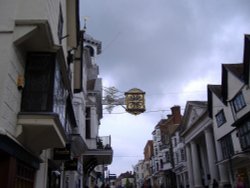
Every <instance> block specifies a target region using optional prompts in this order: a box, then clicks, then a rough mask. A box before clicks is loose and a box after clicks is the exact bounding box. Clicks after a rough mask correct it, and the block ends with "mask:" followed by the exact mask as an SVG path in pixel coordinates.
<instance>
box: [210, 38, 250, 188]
mask: <svg viewBox="0 0 250 188" xmlns="http://www.w3.org/2000/svg"><path fill="white" fill-rule="evenodd" d="M244 42H245V43H244V53H243V63H238V64H223V65H222V81H221V85H208V104H209V113H210V116H211V117H212V119H213V122H214V132H215V143H216V150H217V158H218V162H217V165H218V167H219V170H220V174H221V179H220V184H222V185H223V184H230V185H231V186H236V185H237V183H239V181H241V182H243V183H244V184H245V186H246V187H249V185H250V181H249V180H250V176H249V174H250V168H249V162H250V160H249V159H250V158H249V152H248V149H249V146H250V144H249V143H250V142H249V140H250V134H249V125H248V124H249V123H248V121H249V120H248V119H249V112H250V108H249V97H250V93H249V59H250V38H249V35H246V36H245V40H244Z"/></svg>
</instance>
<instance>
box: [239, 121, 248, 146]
mask: <svg viewBox="0 0 250 188" xmlns="http://www.w3.org/2000/svg"><path fill="white" fill-rule="evenodd" d="M238 136H239V140H240V145H241V148H242V150H246V149H249V148H250V119H249V120H247V121H246V122H244V123H243V124H242V126H240V127H239V128H238Z"/></svg>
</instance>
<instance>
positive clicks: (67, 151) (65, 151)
mask: <svg viewBox="0 0 250 188" xmlns="http://www.w3.org/2000/svg"><path fill="white" fill-rule="evenodd" d="M70 159H71V148H70V144H66V147H65V148H55V149H54V160H70Z"/></svg>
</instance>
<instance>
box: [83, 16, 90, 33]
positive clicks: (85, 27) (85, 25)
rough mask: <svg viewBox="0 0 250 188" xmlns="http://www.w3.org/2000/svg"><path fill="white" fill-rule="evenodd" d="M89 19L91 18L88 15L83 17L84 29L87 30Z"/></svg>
mask: <svg viewBox="0 0 250 188" xmlns="http://www.w3.org/2000/svg"><path fill="white" fill-rule="evenodd" d="M88 19H89V17H88V16H84V17H83V20H84V26H83V30H84V31H86V29H87V20H88Z"/></svg>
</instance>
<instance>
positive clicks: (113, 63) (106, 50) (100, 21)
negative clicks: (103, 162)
mask: <svg viewBox="0 0 250 188" xmlns="http://www.w3.org/2000/svg"><path fill="white" fill-rule="evenodd" d="M249 7H250V1H249V0H206V1H205V0H81V12H80V13H81V24H82V25H83V18H84V17H88V20H87V33H88V34H90V35H91V36H92V37H94V38H95V39H97V40H100V41H102V45H103V46H102V47H103V48H102V50H103V52H102V54H101V55H99V56H98V58H97V61H96V62H97V64H98V65H99V67H100V77H102V78H103V85H104V87H111V86H114V87H116V88H117V89H118V90H119V91H121V92H125V91H128V90H130V89H132V88H135V87H136V88H139V89H141V90H143V91H145V92H146V110H147V111H146V112H145V113H143V114H141V115H138V116H133V115H130V114H128V113H125V111H124V109H123V108H121V107H116V108H115V110H114V111H113V112H112V114H107V112H106V111H104V117H103V119H102V121H101V128H100V135H101V136H106V135H111V137H112V147H113V149H114V156H113V163H112V165H110V166H109V170H110V172H111V173H115V174H117V175H120V173H123V172H126V171H132V170H133V169H132V165H135V164H136V163H137V162H138V160H140V159H143V149H144V146H145V144H146V142H147V140H149V139H152V134H151V133H152V131H153V130H154V127H155V125H156V124H157V123H158V122H159V121H160V119H161V118H165V117H166V115H167V114H169V113H170V108H171V107H172V106H174V105H180V106H181V109H182V110H183V109H184V107H185V104H186V102H187V101H189V100H203V101H204V100H207V96H206V87H207V84H220V82H221V64H222V63H241V62H242V59H243V47H244V35H245V34H250V21H249V20H250V19H249V18H250V8H249Z"/></svg>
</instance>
